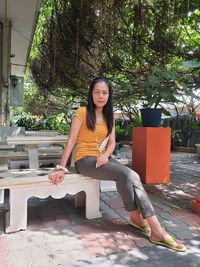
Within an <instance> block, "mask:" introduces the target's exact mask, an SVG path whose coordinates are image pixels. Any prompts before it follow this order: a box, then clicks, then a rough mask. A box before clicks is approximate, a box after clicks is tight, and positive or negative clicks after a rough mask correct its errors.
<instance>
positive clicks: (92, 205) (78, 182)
mask: <svg viewBox="0 0 200 267" xmlns="http://www.w3.org/2000/svg"><path fill="white" fill-rule="evenodd" d="M48 173H49V170H44V169H39V170H31V169H26V170H9V171H5V172H0V189H9V191H10V194H9V204H10V205H9V210H8V211H7V212H6V215H5V232H6V233H11V232H16V231H19V230H25V229H26V228H27V208H28V207H27V203H28V199H29V198H30V197H33V196H34V197H39V198H47V197H49V196H51V197H53V198H56V199H59V198H62V197H64V196H65V195H66V194H72V195H74V194H77V193H79V194H77V195H76V198H75V206H80V204H81V205H82V201H83V194H82V192H83V191H84V192H85V216H86V218H87V219H94V218H99V217H101V213H100V212H99V194H100V190H99V189H100V182H99V181H98V180H95V179H91V178H89V177H85V176H82V175H81V174H77V173H69V174H66V175H65V179H64V181H63V182H62V183H61V184H59V185H57V186H56V185H53V184H51V183H50V181H49V179H48ZM80 192H81V193H80Z"/></svg>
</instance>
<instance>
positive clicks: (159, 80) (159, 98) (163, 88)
mask: <svg viewBox="0 0 200 267" xmlns="http://www.w3.org/2000/svg"><path fill="white" fill-rule="evenodd" d="M178 79H180V75H179V74H178V73H177V72H176V71H175V70H167V69H166V68H161V67H154V68H152V72H151V73H150V74H149V76H148V77H147V79H146V80H145V81H144V82H143V83H142V84H141V91H142V93H143V96H142V97H141V100H142V101H143V102H144V104H143V106H144V107H154V108H156V107H157V106H158V105H159V104H160V103H161V102H164V103H175V102H179V101H180V100H179V99H178V96H180V95H181V94H188V93H189V91H188V90H187V87H186V86H185V84H184V83H182V84H181V83H180V82H179V81H178Z"/></svg>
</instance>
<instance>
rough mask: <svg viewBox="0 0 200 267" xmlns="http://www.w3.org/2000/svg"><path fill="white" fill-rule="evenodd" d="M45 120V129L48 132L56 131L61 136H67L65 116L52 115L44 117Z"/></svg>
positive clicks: (62, 114) (61, 114)
mask: <svg viewBox="0 0 200 267" xmlns="http://www.w3.org/2000/svg"><path fill="white" fill-rule="evenodd" d="M45 117H46V116H44V119H45V129H48V130H57V131H58V132H59V133H61V134H68V133H69V130H70V126H69V125H68V124H67V122H66V120H65V114H64V113H60V114H58V115H53V116H49V117H46V118H45Z"/></svg>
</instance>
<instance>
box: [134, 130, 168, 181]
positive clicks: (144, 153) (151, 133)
mask: <svg viewBox="0 0 200 267" xmlns="http://www.w3.org/2000/svg"><path fill="white" fill-rule="evenodd" d="M132 141H133V142H132V168H133V170H135V171H136V172H137V173H138V174H139V175H140V178H141V180H142V182H143V183H144V184H160V183H168V182H169V173H170V148H171V129H170V128H161V127H136V128H133V130H132Z"/></svg>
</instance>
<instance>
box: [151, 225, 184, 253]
mask: <svg viewBox="0 0 200 267" xmlns="http://www.w3.org/2000/svg"><path fill="white" fill-rule="evenodd" d="M149 239H150V241H151V242H152V243H154V244H156V245H160V246H165V247H168V248H170V249H172V250H175V251H179V252H185V251H186V247H185V245H184V244H183V243H182V242H181V241H179V240H177V239H176V238H174V237H172V236H171V235H169V234H168V233H167V232H166V231H165V230H163V233H161V234H159V233H157V232H155V233H154V232H152V233H151V236H150V238H149Z"/></svg>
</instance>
